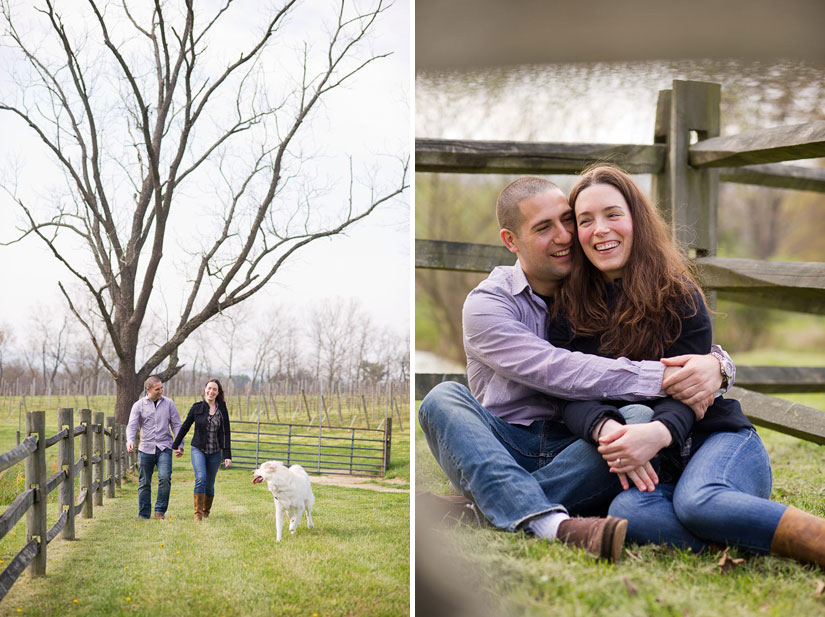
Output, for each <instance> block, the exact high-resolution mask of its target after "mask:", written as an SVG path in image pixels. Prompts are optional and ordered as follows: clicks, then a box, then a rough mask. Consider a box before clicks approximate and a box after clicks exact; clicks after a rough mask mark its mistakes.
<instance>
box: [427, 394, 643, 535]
mask: <svg viewBox="0 0 825 617" xmlns="http://www.w3.org/2000/svg"><path fill="white" fill-rule="evenodd" d="M620 412H621V413H622V415H623V416H624V417H625V418H626V419H627V421H628V423H638V422H647V421H649V420H650V418H651V416H652V414H653V412H652V410H651V409H650V408H649V407H645V406H643V405H629V406H627V407H623V408H622V409H621V410H620ZM418 421H419V423H420V424H421V428H422V429H424V435H425V436H426V438H427V444H428V445H429V446H430V450H431V451H432V453H433V456H435V459H436V461H438V464H439V465H441V468H442V469H443V470H444V472H445V473H446V474H447V477H449V479H450V481H451V482H452V483H453V486H455V487H457V488H458V489H459V490H460V491H461V492H462V493H463V494H464V495H465V496H466V497H468V498H469V499H472V500H473V501H474V502H475V503H476V505H477V506H478V508H479V509H480V510H481V512H482V514H484V516H485V517H486V518H487V519H488V520H489V521H490V522H491V523H492V524H493V525H495V526H496V527H498V528H500V529H506V530H508V531H516V530H517V529H520V528H521V527H522V526H523V524H524V523H526V522H527V521H529V520H530V519H531V518H534V517H536V516H539V515H541V514H546V513H549V512H564V511H565V510H567V511H569V512H570V513H571V514H576V513H590V512H593V511H596V510H606V509H607V507H608V505H609V504H610V502H611V500H612V499H613V497H615V496H616V495H617V494H619V492H621V490H622V487H621V484H620V483H619V480H618V477H617V476H616V475H615V474H611V473H610V471H609V470H608V466H607V464H606V463H605V462H604V460H603V459H602V457H601V455H599V453H598V451H597V450H596V448H595V446H593V445H591V444H589V443H586V442H585V441H582V440H580V439H578V438H576V437H574V436H573V435H571V433H570V432H569V431H568V430H567V429H566V428H565V427H564V425H563V424H560V423H557V422H550V421H541V420H539V421H535V422H533V423H532V424H531V425H530V426H519V425H515V424H509V423H508V422H505V421H504V420H502V419H500V418H497V417H495V416H493V415H491V414H490V413H489V412H488V411H487V410H486V409H484V407H482V406H481V404H479V402H478V401H476V400H475V398H473V396H472V394H470V391H469V390H468V389H467V388H466V387H465V386H463V385H461V384H459V383H455V382H444V383H441V384H439V385H437V386H436V387H435V388H433V389H432V390H431V391H430V392H429V393H428V394H427V396H426V397H424V400H423V401H422V402H421V407H419V410H418Z"/></svg>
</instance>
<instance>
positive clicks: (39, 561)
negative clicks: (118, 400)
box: [0, 408, 137, 600]
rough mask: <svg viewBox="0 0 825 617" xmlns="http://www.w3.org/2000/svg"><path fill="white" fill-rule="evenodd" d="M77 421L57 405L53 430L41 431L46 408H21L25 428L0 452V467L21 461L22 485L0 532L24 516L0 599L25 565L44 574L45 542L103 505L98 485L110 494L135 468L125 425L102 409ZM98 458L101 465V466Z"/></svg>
mask: <svg viewBox="0 0 825 617" xmlns="http://www.w3.org/2000/svg"><path fill="white" fill-rule="evenodd" d="M79 418H80V424H79V425H77V426H75V424H74V410H73V409H67V408H61V409H59V410H58V427H57V428H58V430H57V433H56V434H54V435H52V436H51V437H46V414H45V412H43V411H30V412H27V413H26V434H27V437H26V438H25V439H23V440H22V441H21V443H20V445H18V446H17V447H16V448H13V449H12V450H9V451H8V452H6V453H4V454H3V455H1V456H0V472H2V471H5V470H6V469H8V468H9V467H11V466H12V465H15V464H17V463H19V462H21V461H25V462H26V486H27V487H29V488H27V489H26V490H24V491H23V492H22V493H20V494H19V495H18V496H17V498H16V499H15V500H14V502H13V503H12V504H11V505H10V506H9V507H8V508H7V509H6V511H5V512H3V514H2V515H0V538H3V537H5V536H6V534H7V533H8V532H9V531H11V529H12V528H13V527H14V525H15V524H16V523H17V522H18V521H19V520H20V519H21V518H22V517H23V516H24V515H25V516H26V539H27V541H26V544H25V545H24V546H23V548H22V549H21V550H20V551H19V552H18V553H17V555H16V556H15V557H14V558H13V559H12V560H11V562H10V563H9V565H8V566H6V568H5V569H4V570H3V572H2V573H0V600H2V599H3V598H4V597H5V596H6V594H7V593H8V591H9V589H11V587H12V585H14V583H15V581H16V580H17V579H18V578H19V577H20V575H21V574H22V573H23V571H24V570H25V569H26V567H30V571H31V573H32V575H33V576H42V575H45V574H46V547H47V546H48V544H49V543H50V542H51V541H52V540H53V539H54V538H56V537H57V536H58V535H59V534H62V537H63V538H65V539H67V540H74V539H75V517H76V516H77V515H78V514H81V513H82V515H83V517H84V518H92V517H93V515H94V507H95V506H102V505H103V489H104V488H107V487H108V496H109V497H114V488H115V486H118V487H119V486H120V481H121V477H123V476H125V474H126V472H127V471H129V470H132V471H134V470H135V469H136V468H137V454H136V452H132V453H128V452H126V449H125V447H124V444H125V441H126V433H125V428H126V427H125V426H123V425H120V424H115V423H114V418H113V417H110V418H108V420H107V427H108V428H107V427H104V417H103V413H101V412H97V413H95V414H94V416H93V415H92V412H91V411H90V410H89V409H81V410H80V413H79ZM75 437H80V440H81V443H80V448H79V458H77V459H76V460H75V447H74V446H75V443H74V440H75ZM54 445H57V447H58V455H57V456H58V465H59V467H60V470H59V471H57V472H56V473H54V474H52V475H51V476H49V477H47V476H46V450H47V449H48V448H50V447H52V446H54ZM104 464H105V465H106V467H107V468H106V470H104ZM78 477H79V478H80V486H81V490H80V493H79V494H78V495H77V499H75V495H74V488H75V486H74V484H75V478H78ZM57 488H59V489H60V492H59V497H58V503H59V507H60V515H59V516H58V517H57V520H56V521H55V522H54V523H53V524H52V526H51V527H48V522H47V500H48V495H49V493H51V492H52V491H54V490H55V489H57Z"/></svg>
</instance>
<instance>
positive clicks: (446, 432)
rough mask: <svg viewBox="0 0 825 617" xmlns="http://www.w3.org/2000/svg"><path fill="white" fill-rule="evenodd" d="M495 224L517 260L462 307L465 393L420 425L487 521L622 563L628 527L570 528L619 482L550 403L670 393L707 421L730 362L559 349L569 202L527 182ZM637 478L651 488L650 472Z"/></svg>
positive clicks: (425, 407) (445, 400)
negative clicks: (552, 310)
mask: <svg viewBox="0 0 825 617" xmlns="http://www.w3.org/2000/svg"><path fill="white" fill-rule="evenodd" d="M496 215H497V217H498V221H499V225H500V227H501V232H500V233H501V238H502V240H503V241H504V244H505V245H506V246H507V248H508V249H509V250H510V251H511V252H513V253H515V254H516V256H517V257H518V261H517V262H516V264H515V265H514V266H500V267H498V268H496V269H495V270H493V272H492V273H491V274H490V276H489V277H488V278H487V279H486V280H484V281H483V282H482V283H481V284H479V285H478V287H476V288H475V289H474V290H473V291H472V292H471V293H470V294H469V296H468V297H467V300H466V302H465V303H464V311H463V321H464V323H463V327H464V348H465V352H466V355H467V377H468V380H469V384H470V389H469V390H468V389H467V388H465V387H464V386H462V385H460V384H457V383H453V382H446V383H442V384H439V385H438V386H436V387H435V388H434V389H433V390H432V391H430V393H429V394H427V396H426V397H425V398H424V400H423V401H422V403H421V407H420V408H419V412H418V417H419V422H420V423H421V427H422V428H423V430H424V434H425V436H426V438H427V443H428V445H429V447H430V450H431V451H432V453H433V455H434V456H435V459H436V461H438V463H439V465H441V467H442V469H444V471H445V473H446V474H447V476H448V477H449V479H450V481H451V482H452V484H453V485H454V486H455V487H456V488H458V489H459V490H460V491H461V493H462V494H463V495H464V496H465V497H467V498H468V499H470V500H472V501H473V502H474V503H475V505H476V506H477V507H478V509H479V510H480V511H481V513H482V514H483V515H484V517H485V518H486V519H487V520H488V521H489V522H490V523H492V524H493V525H495V526H496V527H498V528H500V529H504V530H507V531H518V530H524V531H528V532H531V533H534V534H536V535H538V536H539V537H543V538H546V539H548V540H552V539H555V538H558V539H559V540H562V541H565V542H568V543H571V544H574V545H576V546H581V547H583V548H585V549H586V550H588V551H589V552H590V553H592V554H594V555H596V556H598V557H601V558H604V559H609V560H613V561H615V560H617V559H618V558H619V557H620V555H621V548H622V545H623V544H624V536H625V530H626V527H627V522H626V521H625V520H623V519H610V518H608V519H604V518H595V517H593V518H570V516H569V514H568V511H569V512H573V513H574V514H575V513H588V512H593V511H598V510H605V509H606V508H607V506H608V504H609V503H610V501H611V500H612V498H613V497H614V496H615V495H617V494H618V493H619V491H621V490H622V489H621V484H620V483H619V481H618V478H617V477H616V476H615V475H612V474H611V473H610V472H609V469H608V467H607V465H606V464H605V463H604V461H603V459H602V458H601V456H600V455H599V453H598V452H597V451H596V449H595V447H594V446H592V445H590V444H588V443H585V442H584V441H582V440H579V439H576V438H575V437H574V436H573V435H572V434H571V433H570V431H568V430H567V428H566V427H565V426H564V424H563V423H562V422H561V418H560V415H559V411H560V410H559V408H558V404H557V402H556V401H555V398H554V397H559V398H564V399H570V400H589V399H605V398H606V399H621V400H625V401H634V400H642V399H649V398H652V397H661V396H664V395H665V394H670V395H671V396H674V397H675V398H677V399H679V400H681V401H682V402H683V403H685V404H686V405H688V406H689V407H691V408H692V409H693V411H694V413H695V414H696V416H697V418H701V417H702V416H703V415H704V411H705V410H706V409H707V407H708V405H709V404H710V403H711V402H712V401H713V398H714V395H715V393H716V391H717V390H718V389H719V388H720V386H721V385H722V383H723V378H724V379H726V380H727V381H728V383H732V380H733V364H732V363H731V361H730V359H729V358H728V357H727V356H726V355H725V354H724V352H722V351H721V349H719V348H718V347H715V348H714V350H713V352H712V353H711V354H708V355H706V356H698V355H690V356H679V357H677V358H670V359H665V360H662V361H661V362H649V361H644V362H632V361H629V360H627V359H624V358H620V359H618V360H612V359H607V358H602V357H598V356H591V355H584V354H581V353H577V352H570V351H567V350H563V349H559V348H557V347H554V346H553V345H551V344H550V343H548V342H547V341H546V340H545V338H546V335H547V327H548V304H549V303H551V302H552V296H553V293H554V292H555V290H556V288H557V286H558V284H559V282H560V281H561V280H562V279H563V278H564V277H565V276H567V275H568V273H569V270H570V246H571V243H572V232H573V218H572V211H571V209H570V206H569V205H568V203H567V199H566V198H565V196H564V193H562V191H561V190H560V189H559V188H558V187H557V186H556V185H555V184H553V183H552V182H550V181H548V180H544V179H541V178H533V177H527V178H521V179H519V180H516V181H515V182H513V183H511V184H510V185H509V186H507V187H506V188H505V189H504V190H503V191H502V193H501V195H500V196H499V199H498V201H497V203H496ZM650 413H651V412H650V410H649V409H648V408H646V407H643V406H641V405H631V406H630V407H625V408H623V415H624V418H625V420H626V421H628V422H634V421H635V422H644V421H647V420H648V419H649V417H650ZM602 428H603V427H602V426H601V425H599V426H598V427H596V429H594V433H597V432H598V431H599V430H600V429H602ZM593 437H594V439H596V438H597V437H598V435H596V434H594V435H593ZM639 476H642V477H645V478H647V480H646V482H647V483H648V488H650V489H651V490H652V488H653V484H652V483H653V482H655V481H656V478H655V474H654V473H652V470H651V473H649V474H642V473H640V474H639ZM639 488H640V489H641V488H642V487H641V486H640V487H639ZM421 505H425V504H421ZM425 507H426V506H425Z"/></svg>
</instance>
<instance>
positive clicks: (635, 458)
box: [598, 422, 672, 492]
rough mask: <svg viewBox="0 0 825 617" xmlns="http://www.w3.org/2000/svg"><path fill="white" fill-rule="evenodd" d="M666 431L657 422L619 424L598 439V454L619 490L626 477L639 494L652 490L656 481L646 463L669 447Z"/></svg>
mask: <svg viewBox="0 0 825 617" xmlns="http://www.w3.org/2000/svg"><path fill="white" fill-rule="evenodd" d="M671 439H672V438H671V435H670V431H669V430H668V429H667V427H665V425H664V424H662V423H661V422H647V423H644V424H628V425H623V426H621V427H620V428H618V429H616V430H611V431H610V432H607V431H603V434H602V436H601V437H600V438H599V448H598V449H599V454H601V455H602V458H603V459H604V460H605V462H607V464H608V465H609V466H610V471H611V472H612V473H616V474H618V475H619V481H620V482H621V483H622V488H624V489H628V488H629V487H630V484H629V483H628V478H629V479H630V480H631V481H632V482H633V484H634V485H635V486H636V488H638V489H639V490H640V491H643V492H644V491H652V490H654V489H655V487H656V484H658V483H659V478H658V476H657V475H656V472H655V471H654V470H653V467H652V466H651V465H650V460H651V459H652V458H653V457H654V456H656V455H657V454H658V453H659V450H661V449H662V448H664V447H665V446H667V445H668V444H670V442H671Z"/></svg>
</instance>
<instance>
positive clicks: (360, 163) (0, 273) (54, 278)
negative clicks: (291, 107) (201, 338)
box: [0, 0, 412, 333]
mask: <svg viewBox="0 0 825 617" xmlns="http://www.w3.org/2000/svg"><path fill="white" fill-rule="evenodd" d="M242 4H243V3H242ZM249 4H250V7H259V6H260V5H258V4H257V3H254V2H252V3H249ZM310 5H311V7H312V8H311V9H310V10H311V11H318V10H320V9H321V8H322V7H323V8H325V9H326V8H328V7H333V6H334V4H333V3H327V2H322V3H319V2H312V3H310ZM251 12H252V13H253V14H254V11H251ZM409 16H410V6H409V0H396V2H395V4H394V5H393V6H392V7H391V8H390V9H389V10H388V11H387V12H386V13H385V14H384V15H383V16H382V18H381V20H380V23H379V24H378V25H377V26H376V30H375V34H374V36H373V37H372V39H371V40H370V48H371V49H372V50H373V51H374V53H384V52H387V51H390V52H392V55H391V56H390V57H388V58H385V59H382V60H379V61H378V62H375V63H373V64H371V65H370V66H368V67H367V68H366V69H365V70H364V71H363V72H362V73H361V74H359V75H358V76H356V78H355V79H354V80H353V81H352V82H350V83H349V86H348V87H347V88H345V89H342V90H341V91H340V92H337V93H335V95H334V96H333V97H330V99H329V100H328V101H327V102H326V104H325V105H324V106H323V107H322V108H320V109H319V110H318V111H319V112H320V113H318V114H317V115H316V116H315V117H314V118H313V120H312V123H313V124H312V125H311V126H309V127H307V129H308V132H309V134H310V135H311V138H312V140H313V141H312V143H313V144H314V148H315V149H314V153H315V154H316V156H318V157H319V158H320V159H322V160H323V159H324V158H325V157H328V160H329V161H330V167H331V168H333V169H334V170H336V172H337V171H340V169H341V168H342V165H343V163H342V161H345V156H344V155H345V154H346V153H350V154H352V155H353V157H354V159H353V160H354V163H353V164H354V168H355V170H356V172H357V173H360V174H362V175H365V174H366V173H367V170H368V169H376V166H378V165H380V166H382V167H383V169H381V170H379V171H378V174H379V177H380V176H381V174H385V175H384V177H392V175H393V173H396V172H397V170H398V169H400V165H399V163H398V162H397V161H396V159H395V158H393V157H397V156H406V155H407V154H408V153H409V152H410V135H411V120H410V113H411V105H410V102H409V97H410V88H411V78H410V74H411V71H410V54H409V49H410V38H409V37H410V28H409ZM296 19H298V20H300V22H301V23H302V22H304V21H306V22H307V27H313V26H312V24H311V23H310V22H312V20H313V16H312V15H309V16H303V17H296ZM238 23H239V24H243V23H244V22H243V21H242V20H239V21H238ZM238 28H239V29H238V30H237V32H236V36H238V37H243V36H245V34H246V33H244V32H243V30H242V28H243V26H239V27H238ZM8 59H9V56H8V52H7V51H6V50H5V49H4V48H3V47H2V46H0V66H2V65H3V64H4V63H5V64H6V66H8V62H9V60H8ZM12 87H13V86H12V85H11V84H10V83H9V82H8V80H7V79H6V77H5V76H4V77H3V81H2V83H0V100H2V99H3V98H4V97H5V96H6V95H7V93H8V92H9V88H12ZM0 132H2V134H3V136H4V138H3V143H2V146H0V173H2V174H4V175H3V176H0V182H3V183H7V182H9V178H10V177H11V176H10V175H9V174H10V173H11V170H12V169H14V168H15V167H16V168H17V171H16V173H17V176H18V177H19V178H21V179H22V181H23V183H24V184H28V185H30V186H32V185H36V187H48V186H52V185H60V183H61V182H62V181H63V179H62V177H61V175H60V174H59V172H58V170H57V169H56V168H55V167H54V166H53V165H51V164H44V163H45V162H46V161H44V150H43V148H42V146H41V145H40V144H39V142H38V141H37V139H36V138H35V137H34V136H33V133H32V131H31V130H30V129H28V128H27V127H26V126H25V125H24V124H23V123H22V122H20V121H19V120H16V119H14V118H13V117H12V116H11V115H10V114H8V113H0ZM327 148H328V149H329V152H327ZM381 153H386V154H387V155H388V156H383V157H376V155H379V154H381ZM387 173H389V176H386V174H387ZM346 181H347V179H346V177H343V178H341V182H340V183H338V184H336V185H335V187H334V189H333V190H332V191H331V192H330V193H329V194H328V195H327V197H326V199H325V203H326V204H328V205H329V204H331V205H334V204H336V203H344V202H345V200H346V189H347V182H346ZM408 181H409V182H411V181H412V176H411V174H410V176H409V178H408ZM34 194H35V192H32V191H30V192H29V195H34ZM43 198H44V192H43V191H41V192H40V195H39V197H37V199H40V200H42V199H43ZM409 203H410V191H409V190H408V191H407V193H406V195H405V198H404V199H403V200H401V203H396V204H394V205H392V206H390V207H386V208H383V209H381V210H378V211H376V213H375V214H374V215H372V216H371V217H369V218H367V219H366V220H364V221H361V222H360V223H358V224H356V225H355V226H354V227H352V228H350V230H349V231H348V232H347V233H346V235H343V236H338V237H336V238H334V239H330V240H321V241H319V242H317V243H316V244H315V245H312V246H311V247H309V248H308V249H305V250H303V251H302V252H301V253H299V254H298V255H297V257H296V258H293V259H291V260H290V261H289V262H287V264H286V265H285V267H283V268H282V269H281V270H279V273H278V274H277V275H276V277H275V279H274V280H273V282H272V283H271V284H270V285H269V288H268V289H267V290H266V291H265V292H263V293H262V294H261V295H260V296H258V297H257V298H255V299H253V301H254V302H255V305H256V306H261V307H263V306H265V305H266V304H267V303H269V302H277V303H282V304H287V305H289V306H293V307H296V308H298V309H299V310H300V309H301V307H311V306H312V304H313V303H317V302H320V301H322V299H326V298H332V297H336V296H337V297H357V298H359V299H361V301H362V303H363V305H364V307H365V308H366V310H367V311H368V312H369V313H370V314H372V315H373V317H374V319H375V321H376V323H377V324H380V325H382V326H389V327H391V328H392V329H394V330H396V331H399V332H404V333H406V332H408V331H409V320H410V314H409V307H410V297H409V293H410V277H409V272H410V230H409V220H410V207H409ZM186 208H188V210H186V211H185V213H184V214H185V216H183V217H180V218H178V219H176V221H177V223H176V224H178V225H184V226H185V225H187V223H188V222H189V221H193V219H194V220H197V219H199V218H200V216H201V213H200V212H199V210H198V208H199V206H197V205H187V206H186ZM20 224H22V214H21V212H20V210H19V209H18V208H17V206H16V205H15V204H14V203H13V201H11V200H10V199H9V197H8V195H6V194H5V193H3V194H0V240H2V241H8V240H10V239H11V238H13V237H14V235H15V233H14V227H15V226H17V225H20ZM173 246H174V245H173ZM173 250H175V249H173ZM166 254H167V249H166V248H165V251H164V260H166ZM0 264H2V265H1V266H0V288H2V289H3V290H4V293H3V301H2V302H0V324H4V323H5V324H8V325H9V326H11V327H12V328H13V329H14V330H20V329H24V328H25V327H26V326H27V317H28V315H30V314H31V313H32V310H33V309H34V308H35V307H37V306H39V305H47V306H54V307H57V308H59V309H60V310H62V309H63V305H64V302H63V300H62V297H61V296H60V294H59V290H58V288H57V282H58V280H61V281H63V282H64V284H65V283H71V284H74V281H72V277H71V276H70V275H69V274H68V273H67V272H66V271H65V270H64V269H63V268H62V267H61V266H60V265H59V264H58V262H57V261H56V260H55V259H54V258H53V257H52V256H51V255H50V254H49V253H48V250H47V249H46V248H45V245H44V244H43V243H42V242H41V241H38V240H37V239H35V238H28V239H25V240H24V241H22V242H20V243H17V244H14V245H11V246H5V247H0ZM160 283H161V287H160V288H161V289H162V290H163V291H164V293H165V295H166V296H167V300H168V301H170V302H172V303H173V302H174V301H175V300H176V296H175V292H176V291H178V289H177V288H178V287H180V286H182V285H183V280H182V277H181V276H180V275H179V274H178V273H177V272H176V271H175V269H174V268H170V267H167V268H166V269H165V270H164V273H163V277H162V280H161V281H160Z"/></svg>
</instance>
